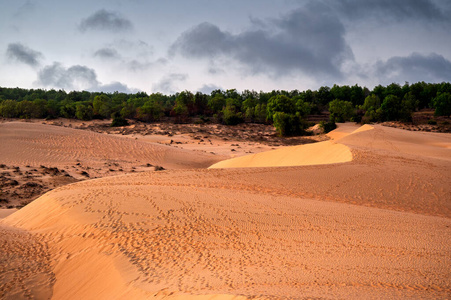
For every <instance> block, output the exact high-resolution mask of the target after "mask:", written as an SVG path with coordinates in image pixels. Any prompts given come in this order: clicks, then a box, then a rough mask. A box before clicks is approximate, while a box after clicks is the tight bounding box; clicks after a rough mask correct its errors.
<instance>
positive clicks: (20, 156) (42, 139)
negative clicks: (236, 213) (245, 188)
mask: <svg viewBox="0 0 451 300" xmlns="http://www.w3.org/2000/svg"><path fill="white" fill-rule="evenodd" d="M0 138H1V140H2V143H0V153H1V154H2V159H1V160H2V161H1V162H2V163H5V164H8V165H21V166H25V165H31V166H39V165H50V166H57V167H63V166H65V165H68V164H73V163H75V162H80V163H82V164H83V163H85V164H87V165H89V166H91V168H94V167H103V166H104V163H105V162H108V161H114V162H119V163H121V164H122V165H125V166H127V165H138V164H143V163H151V164H154V165H162V166H163V167H165V168H166V169H168V168H169V169H179V168H203V167H207V166H208V165H211V164H212V163H213V162H216V161H218V160H220V159H221V157H217V156H214V155H211V154H208V153H203V152H194V151H185V150H181V149H174V148H173V147H169V146H164V145H158V144H154V143H148V142H143V141H139V140H133V139H129V138H125V137H120V136H110V135H105V134H98V133H94V132H89V131H83V130H76V129H71V128H64V127H58V126H51V125H44V124H37V123H26V122H9V123H0Z"/></svg>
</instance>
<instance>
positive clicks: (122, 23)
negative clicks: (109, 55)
mask: <svg viewBox="0 0 451 300" xmlns="http://www.w3.org/2000/svg"><path fill="white" fill-rule="evenodd" d="M132 28H133V25H132V23H131V22H130V21H129V20H127V19H125V18H124V17H121V16H120V15H119V14H118V13H116V12H112V11H107V10H104V9H102V10H99V11H97V12H95V13H94V14H92V15H91V16H89V17H88V18H86V19H84V20H83V21H82V22H81V24H80V26H79V29H80V31H81V32H85V31H87V30H107V31H113V32H116V31H126V30H130V29H132Z"/></svg>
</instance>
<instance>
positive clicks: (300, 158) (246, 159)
mask: <svg viewBox="0 0 451 300" xmlns="http://www.w3.org/2000/svg"><path fill="white" fill-rule="evenodd" d="M351 160H352V153H351V151H350V149H349V147H347V146H345V145H342V144H338V143H335V142H333V141H324V142H319V143H314V144H306V145H299V146H291V147H284V148H280V149H277V150H272V151H267V152H261V153H256V154H250V155H246V156H241V157H237V158H232V159H228V160H224V161H221V162H218V163H215V164H213V165H212V166H210V167H209V168H210V169H216V168H250V167H290V166H310V165H322V164H334V163H343V162H348V161H351Z"/></svg>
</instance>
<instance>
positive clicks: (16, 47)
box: [6, 43, 43, 67]
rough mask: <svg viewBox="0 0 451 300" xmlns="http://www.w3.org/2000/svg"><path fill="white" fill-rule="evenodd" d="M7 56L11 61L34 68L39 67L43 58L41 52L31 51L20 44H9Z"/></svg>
mask: <svg viewBox="0 0 451 300" xmlns="http://www.w3.org/2000/svg"><path fill="white" fill-rule="evenodd" d="M6 54H7V56H8V57H9V58H10V59H14V60H17V61H20V62H22V63H24V64H27V65H29V66H32V67H37V66H39V64H40V62H39V60H40V59H41V58H42V57H43V55H42V53H41V52H38V51H35V50H33V49H30V48H28V47H27V46H24V45H22V44H20V43H12V44H9V45H8V48H7V50H6Z"/></svg>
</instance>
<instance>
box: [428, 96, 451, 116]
mask: <svg viewBox="0 0 451 300" xmlns="http://www.w3.org/2000/svg"><path fill="white" fill-rule="evenodd" d="M432 104H433V106H434V108H435V115H436V116H447V117H449V116H450V115H451V93H440V94H438V95H437V97H435V98H434V99H433V100H432Z"/></svg>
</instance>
